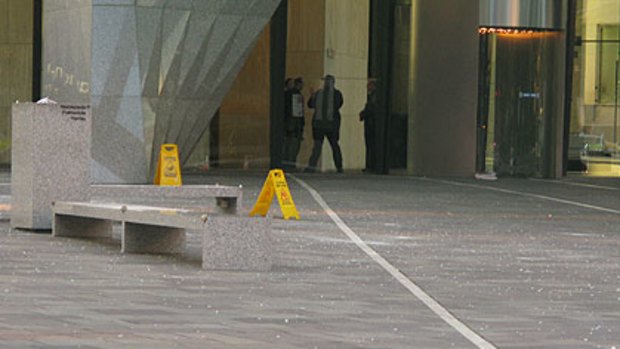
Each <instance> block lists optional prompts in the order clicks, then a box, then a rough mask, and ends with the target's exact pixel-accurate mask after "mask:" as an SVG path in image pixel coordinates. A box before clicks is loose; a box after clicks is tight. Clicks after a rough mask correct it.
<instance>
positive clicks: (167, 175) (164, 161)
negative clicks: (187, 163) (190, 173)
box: [155, 144, 182, 186]
mask: <svg viewBox="0 0 620 349" xmlns="http://www.w3.org/2000/svg"><path fill="white" fill-rule="evenodd" d="M155 184H156V185H169V186H179V185H181V184H182V183H181V166H180V165H179V150H178V148H177V145H176V144H162V146H161V149H160V151H159V158H157V169H156V170H155Z"/></svg>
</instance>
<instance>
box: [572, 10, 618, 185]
mask: <svg viewBox="0 0 620 349" xmlns="http://www.w3.org/2000/svg"><path fill="white" fill-rule="evenodd" d="M577 6H578V7H577V16H576V25H575V32H576V41H575V52H574V54H575V55H574V57H575V58H574V63H573V98H572V105H571V123H570V136H569V151H568V170H569V171H582V172H584V173H585V174H587V175H590V176H620V152H619V151H618V150H619V149H618V147H619V142H620V135H619V133H618V131H619V130H618V127H619V126H620V125H618V122H619V121H618V117H619V115H618V111H619V110H618V100H619V97H620V91H619V90H620V89H619V87H620V86H619V78H618V77H619V70H620V0H580V1H578V2H577Z"/></svg>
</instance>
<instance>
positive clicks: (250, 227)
mask: <svg viewBox="0 0 620 349" xmlns="http://www.w3.org/2000/svg"><path fill="white" fill-rule="evenodd" d="M271 256H272V243H271V224H270V219H269V218H263V217H230V216H215V217H209V219H208V220H207V225H206V228H205V232H204V241H203V252H202V267H203V269H215V270H217V269H223V270H256V271H267V270H270V269H271V265H272V257H271Z"/></svg>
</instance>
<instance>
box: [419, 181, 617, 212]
mask: <svg viewBox="0 0 620 349" xmlns="http://www.w3.org/2000/svg"><path fill="white" fill-rule="evenodd" d="M416 179H420V180H425V181H429V182H439V183H444V184H451V185H456V186H461V187H469V188H476V189H486V190H493V191H498V192H501V193H508V194H514V195H521V196H527V197H531V198H536V199H541V200H547V201H554V202H559V203H563V204H567V205H573V206H578V207H583V208H589V209H591V210H596V211H603V212H608V213H616V214H620V210H614V209H613V208H607V207H602V206H595V205H590V204H584V203H581V202H577V201H571V200H564V199H558V198H554V197H552V196H547V195H540V194H532V193H523V192H519V191H515V190H510V189H502V188H495V187H488V186H484V185H477V184H469V183H461V182H454V181H448V180H445V179H432V178H416Z"/></svg>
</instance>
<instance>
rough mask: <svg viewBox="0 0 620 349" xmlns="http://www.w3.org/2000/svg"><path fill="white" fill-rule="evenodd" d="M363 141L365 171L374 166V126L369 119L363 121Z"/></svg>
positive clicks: (370, 169)
mask: <svg viewBox="0 0 620 349" xmlns="http://www.w3.org/2000/svg"><path fill="white" fill-rule="evenodd" d="M364 141H365V142H366V169H365V170H366V171H374V168H375V126H374V124H373V123H372V122H370V121H368V120H367V121H364Z"/></svg>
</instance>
